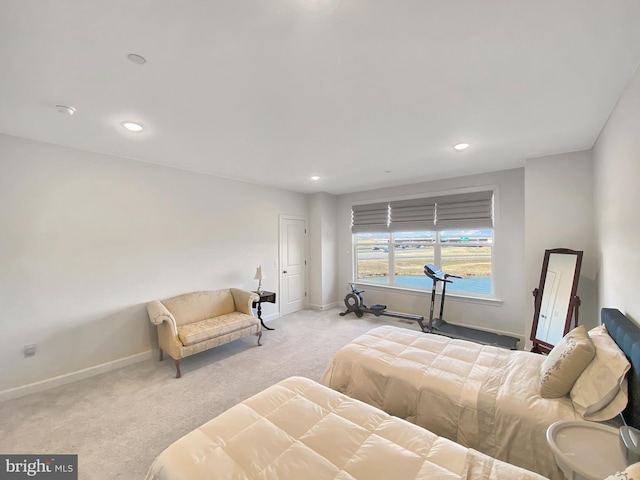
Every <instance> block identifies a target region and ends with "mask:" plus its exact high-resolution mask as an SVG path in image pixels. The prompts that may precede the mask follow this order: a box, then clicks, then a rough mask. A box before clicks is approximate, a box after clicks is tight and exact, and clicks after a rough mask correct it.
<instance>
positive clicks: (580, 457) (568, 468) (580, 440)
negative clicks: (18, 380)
mask: <svg viewBox="0 0 640 480" xmlns="http://www.w3.org/2000/svg"><path fill="white" fill-rule="evenodd" d="M547 442H548V443H549V448H551V451H552V452H553V456H554V457H555V459H556V463H557V464H558V467H560V469H561V470H562V472H563V473H564V476H565V478H566V479H567V480H602V479H603V478H606V477H608V476H609V475H613V474H614V473H616V472H618V471H620V470H624V469H625V468H627V458H626V451H625V448H624V446H623V445H622V442H621V441H620V432H619V430H618V429H617V428H614V427H611V426H609V425H603V424H601V423H595V422H588V421H586V420H583V421H573V420H571V421H570V420H562V421H559V422H556V423H554V424H552V425H551V426H550V427H549V428H548V429H547Z"/></svg>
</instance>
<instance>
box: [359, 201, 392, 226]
mask: <svg viewBox="0 0 640 480" xmlns="http://www.w3.org/2000/svg"><path fill="white" fill-rule="evenodd" d="M388 230H389V202H384V203H370V204H367V205H354V206H353V207H351V231H352V232H353V233H362V232H387V231H388Z"/></svg>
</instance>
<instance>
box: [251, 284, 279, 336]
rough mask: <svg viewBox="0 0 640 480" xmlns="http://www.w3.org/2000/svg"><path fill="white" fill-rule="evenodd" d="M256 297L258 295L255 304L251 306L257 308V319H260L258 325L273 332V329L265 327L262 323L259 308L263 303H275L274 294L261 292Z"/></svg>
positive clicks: (260, 309)
mask: <svg viewBox="0 0 640 480" xmlns="http://www.w3.org/2000/svg"><path fill="white" fill-rule="evenodd" d="M253 293H258V292H255V291H254V292H253ZM258 295H260V299H259V300H258V301H256V302H253V306H254V307H256V306H257V307H258V318H259V319H260V324H261V325H262V328H264V329H266V330H275V328H272V327H267V326H266V325H265V324H264V322H263V321H262V307H261V306H260V304H262V303H264V302H268V303H276V294H275V292H266V291H264V290H263V291H262V292H261V293H258Z"/></svg>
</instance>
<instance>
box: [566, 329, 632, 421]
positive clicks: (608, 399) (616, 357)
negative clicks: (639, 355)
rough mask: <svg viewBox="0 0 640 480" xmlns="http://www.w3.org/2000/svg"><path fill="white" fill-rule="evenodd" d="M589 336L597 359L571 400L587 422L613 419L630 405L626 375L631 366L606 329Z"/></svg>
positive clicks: (590, 365)
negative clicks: (628, 403)
mask: <svg viewBox="0 0 640 480" xmlns="http://www.w3.org/2000/svg"><path fill="white" fill-rule="evenodd" d="M589 337H590V338H591V341H592V342H593V345H594V346H595V348H596V356H595V358H594V359H593V361H592V362H591V363H590V364H589V365H587V368H585V369H584V371H583V372H582V373H581V374H580V376H579V377H578V379H577V380H576V383H575V384H574V385H573V388H572V389H571V401H572V402H573V406H574V408H575V410H576V411H577V412H578V413H579V414H580V415H582V416H583V417H584V418H585V419H586V420H593V421H601V420H609V419H611V418H613V417H615V416H616V415H618V414H619V413H620V412H621V411H622V410H624V408H625V407H626V406H627V381H626V377H625V375H626V374H627V372H628V371H629V369H630V368H631V365H630V364H629V361H628V360H627V357H626V356H625V354H624V353H623V352H622V350H620V347H618V345H616V342H614V341H613V339H612V338H611V336H610V335H609V332H607V329H606V327H604V326H599V327H595V328H593V329H591V330H589Z"/></svg>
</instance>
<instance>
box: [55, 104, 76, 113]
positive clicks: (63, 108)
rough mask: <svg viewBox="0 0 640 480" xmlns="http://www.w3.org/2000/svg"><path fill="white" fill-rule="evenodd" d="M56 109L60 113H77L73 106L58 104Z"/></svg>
mask: <svg viewBox="0 0 640 480" xmlns="http://www.w3.org/2000/svg"><path fill="white" fill-rule="evenodd" d="M56 110H57V111H58V113H66V114H67V115H73V114H74V113H76V109H75V108H73V107H68V106H66V105H56Z"/></svg>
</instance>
